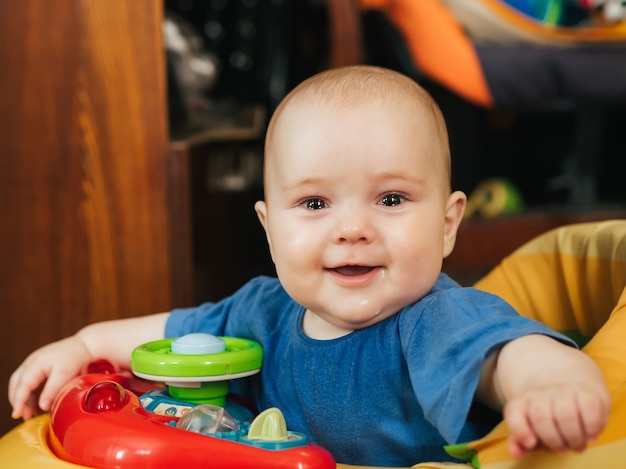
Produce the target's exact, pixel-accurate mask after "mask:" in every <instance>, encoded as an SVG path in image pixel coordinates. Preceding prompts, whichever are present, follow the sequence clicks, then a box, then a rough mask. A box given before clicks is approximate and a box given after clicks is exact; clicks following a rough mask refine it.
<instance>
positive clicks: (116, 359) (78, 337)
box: [9, 313, 169, 419]
mask: <svg viewBox="0 0 626 469" xmlns="http://www.w3.org/2000/svg"><path fill="white" fill-rule="evenodd" d="M168 315H169V313H160V314H155V315H151V316H142V317H138V318H131V319H119V320H113V321H106V322H100V323H95V324H91V325H89V326H86V327H85V328H83V329H81V330H80V331H78V332H77V333H76V334H75V335H73V336H71V337H68V338H66V339H63V340H60V341H58V342H53V343H51V344H48V345H46V346H44V347H41V348H40V349H37V350H35V351H34V352H33V353H31V354H30V355H29V356H28V357H27V358H26V360H24V362H23V363H22V364H21V365H20V366H19V367H18V368H17V370H15V371H14V372H13V374H12V375H11V379H10V380H9V401H10V402H11V405H12V406H13V412H12V414H11V416H12V417H13V418H20V417H24V418H25V419H28V418H30V417H32V416H34V415H36V414H37V413H38V412H39V411H40V410H44V411H47V410H49V409H50V406H51V404H52V400H53V399H54V398H55V396H56V395H57V393H58V392H59V390H60V389H61V387H63V386H64V385H65V384H66V383H67V382H68V381H69V380H70V379H72V378H74V377H75V376H77V375H78V374H79V373H80V372H81V370H83V369H84V367H85V366H86V365H87V364H88V363H89V362H90V361H92V360H94V359H98V358H105V359H107V360H109V361H110V362H111V363H112V364H114V365H116V366H118V367H120V368H127V369H128V368H130V355H131V353H132V351H133V349H134V348H135V347H136V346H137V345H140V344H142V343H144V342H149V341H152V340H157V339H162V338H163V335H164V331H165V322H166V320H167V316H168ZM42 386H43V387H42Z"/></svg>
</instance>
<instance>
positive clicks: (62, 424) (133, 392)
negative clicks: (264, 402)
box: [0, 334, 336, 469]
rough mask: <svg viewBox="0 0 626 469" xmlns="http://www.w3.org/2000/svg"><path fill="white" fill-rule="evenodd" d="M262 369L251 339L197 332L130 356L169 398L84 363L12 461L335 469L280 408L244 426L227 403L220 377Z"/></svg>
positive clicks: (105, 366)
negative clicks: (25, 448) (294, 429)
mask: <svg viewBox="0 0 626 469" xmlns="http://www.w3.org/2000/svg"><path fill="white" fill-rule="evenodd" d="M261 362H262V351H261V347H260V345H259V344H257V343H256V342H252V341H249V340H244V339H236V338H229V337H224V338H218V337H214V336H209V335H206V334H191V335H190V336H185V337H183V338H180V339H176V340H173V339H165V340H161V341H156V342H151V343H148V344H144V345H142V346H140V347H138V348H137V349H135V351H134V352H133V356H132V367H133V371H134V372H136V374H137V375H139V376H140V377H148V378H150V379H158V380H159V381H160V380H163V381H166V384H167V385H168V386H169V390H170V391H169V393H168V392H167V391H165V390H164V389H163V388H162V387H156V386H155V385H153V384H148V383H147V382H145V381H143V380H139V379H137V378H135V377H133V376H132V375H131V374H130V373H129V372H116V370H114V369H113V367H112V366H111V365H110V364H109V363H108V362H104V361H99V362H96V363H93V364H91V365H90V367H89V369H88V370H87V373H86V374H85V375H82V376H79V377H77V378H75V379H74V380H72V381H71V382H70V383H68V384H67V385H66V386H65V387H64V388H63V390H62V391H61V393H60V394H59V396H58V397H57V399H56V400H55V402H54V404H53V406H52V409H51V411H50V418H49V424H48V426H47V428H45V427H43V426H42V425H41V423H39V425H37V423H36V422H35V423H31V422H33V421H29V422H26V424H29V423H30V425H34V426H35V427H36V428H35V429H34V430H35V431H36V434H37V436H39V439H38V440H37V439H36V440H37V441H35V443H36V444H32V443H33V442H32V441H31V442H30V444H29V442H28V441H24V443H26V446H28V447H29V448H28V449H29V451H26V452H24V454H23V456H24V457H23V458H21V459H20V460H19V461H15V464H17V465H18V466H19V467H23V468H29V467H36V468H38V467H54V464H53V465H52V466H51V463H60V464H62V463H63V462H66V463H73V464H67V466H69V467H76V466H74V464H79V465H81V466H88V467H96V468H118V469H124V468H129V469H134V468H138V467H144V468H173V467H185V468H194V467H198V468H199V467H202V468H220V469H228V468H233V469H242V468H268V469H269V468H272V469H275V468H285V469H288V468H289V469H291V468H293V469H296V468H298V469H300V468H302V469H305V468H311V469H313V468H315V469H334V468H335V467H336V465H335V461H334V459H333V458H332V456H331V455H330V453H328V451H326V450H325V449H324V448H322V447H320V446H318V445H315V444H312V443H310V442H308V441H307V439H306V437H305V436H304V435H302V434H300V433H296V432H291V431H287V428H286V424H285V420H284V417H283V416H282V413H281V412H280V410H278V409H268V410H267V411H265V412H263V413H261V414H259V415H258V416H257V417H256V418H254V420H252V422H250V420H249V419H250V418H251V417H252V416H253V414H252V413H251V411H250V410H248V409H246V408H245V407H243V406H241V405H238V404H235V403H232V402H230V401H227V400H226V394H227V393H228V380H229V379H236V378H242V377H245V376H249V375H252V374H254V373H257V372H258V371H259V370H260V367H261ZM140 396H141V397H140ZM142 402H144V403H145V405H142ZM35 420H36V419H35ZM26 424H24V425H26ZM43 432H45V433H46V434H45V437H44V438H42V436H44V435H42V433H43ZM7 436H8V437H15V436H16V435H11V434H9V435H7ZM5 438H7V437H3V440H4V439H5ZM18 439H19V438H18ZM42 443H43V444H42ZM9 445H10V443H9ZM10 450H11V447H10V446H9V448H8V453H9V454H10V452H11V451H10ZM3 454H4V456H3ZM6 455H7V448H6V445H5V447H4V448H3V446H2V444H0V461H2V460H4V458H5V457H6ZM42 456H45V457H42ZM3 464H4V463H3ZM59 467H63V465H61V466H59Z"/></svg>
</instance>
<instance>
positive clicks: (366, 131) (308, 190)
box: [257, 103, 465, 336]
mask: <svg viewBox="0 0 626 469" xmlns="http://www.w3.org/2000/svg"><path fill="white" fill-rule="evenodd" d="M436 135H438V134H437V132H436V131H435V126H434V124H433V123H432V119H431V117H430V116H429V115H424V113H423V112H422V113H415V110H414V109H413V110H411V109H410V108H409V107H408V106H403V105H401V104H400V105H394V106H388V105H383V104H380V103H372V104H367V105H359V107H358V108H344V109H330V110H329V109H321V108H317V109H315V108H314V109H310V110H307V112H302V111H301V110H297V109H296V110H294V109H287V110H285V113H284V115H283V116H282V118H281V120H280V122H279V125H278V126H277V128H276V129H275V132H274V133H273V135H272V140H271V144H270V145H269V146H268V152H269V154H268V155H267V167H266V171H267V174H266V201H265V203H263V202H260V203H258V204H257V211H258V212H259V217H260V219H261V222H262V223H263V225H264V227H265V229H266V232H267V237H268V241H269V243H270V249H271V251H272V256H273V259H274V262H275V265H276V270H277V274H278V276H279V278H280V280H281V282H282V284H283V286H284V287H285V289H286V290H287V291H288V293H289V294H290V295H291V296H292V297H293V298H294V299H295V300H296V301H297V302H299V303H300V304H302V305H304V306H305V307H306V308H307V309H308V312H307V315H308V316H307V317H308V318H309V319H314V321H313V323H315V321H318V323H319V320H321V321H322V323H323V324H324V325H325V327H326V326H328V327H326V330H331V331H332V332H331V335H333V334H334V335H336V336H339V335H342V334H343V333H346V332H349V331H352V330H355V329H359V328H363V327H366V326H368V325H371V324H374V323H376V322H379V321H381V320H383V319H385V318H387V317H389V316H391V315H393V314H394V313H396V312H397V311H398V310H400V309H401V308H402V307H404V306H406V305H408V304H410V303H412V302H414V301H416V300H418V299H419V298H421V297H422V296H424V295H425V294H426V293H427V292H428V291H429V290H430V289H431V288H432V286H433V285H434V283H435V281H436V279H437V277H438V275H439V272H440V270H441V265H442V260H443V258H444V257H445V256H446V255H447V254H449V252H450V251H451V250H452V247H453V245H454V237H455V234H456V228H457V226H458V219H460V218H459V217H460V216H461V215H462V211H463V207H464V201H465V198H464V196H463V194H461V193H458V192H457V193H454V194H452V195H450V193H449V189H448V185H447V174H446V171H445V169H444V164H443V163H442V161H440V160H443V158H444V156H443V154H442V152H443V147H442V145H441V143H440V142H439V141H438V139H437V138H436ZM446 157H447V156H446ZM311 313H313V315H312V316H311ZM307 317H305V326H306V323H307V319H306V318H307ZM311 324H312V323H311ZM305 331H306V332H307V333H309V332H310V331H307V329H306V327H305ZM310 335H315V333H314V332H312V333H311V334H310Z"/></svg>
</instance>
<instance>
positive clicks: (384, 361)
mask: <svg viewBox="0 0 626 469" xmlns="http://www.w3.org/2000/svg"><path fill="white" fill-rule="evenodd" d="M304 311H305V310H304V308H303V307H302V306H301V305H299V304H297V303H296V302H295V301H294V300H293V299H291V298H290V297H289V295H288V294H287V292H286V291H285V290H284V289H283V288H282V286H281V284H280V282H279V281H278V280H277V279H274V278H269V277H259V278H256V279H253V280H252V281H250V282H249V283H247V284H246V285H245V286H244V287H243V288H241V289H240V290H239V291H238V292H236V293H235V294H234V295H233V296H231V297H229V298H226V299H224V300H223V301H221V302H218V303H205V304H203V305H200V306H198V307H195V308H186V309H176V310H174V311H173V312H172V314H171V315H170V316H169V318H168V321H167V325H166V329H165V335H166V337H178V336H181V335H184V334H188V333H192V332H207V333H210V334H215V335H225V336H234V337H242V338H248V339H253V340H256V341H258V342H259V343H261V345H262V346H263V351H264V357H263V368H262V370H261V373H260V374H259V375H256V376H254V377H252V378H245V379H242V380H238V381H236V382H233V383H232V384H231V390H233V391H234V392H237V393H241V394H243V395H246V396H248V397H251V398H252V399H253V401H254V403H255V404H256V405H257V407H258V408H259V410H263V409H266V408H269V407H278V408H280V409H281V410H282V412H283V414H284V415H285V419H286V421H287V426H288V428H289V429H291V430H294V431H298V432H302V433H305V434H306V435H307V436H308V437H309V438H310V439H311V440H312V441H315V442H316V443H318V444H320V445H322V446H324V447H325V448H326V449H328V450H329V451H330V452H331V453H332V454H333V456H334V457H335V459H336V460H337V462H341V463H346V464H355V465H377V466H408V465H412V464H416V463H418V462H424V461H442V460H450V459H451V458H450V457H449V456H447V455H446V453H445V452H444V451H443V445H444V444H446V443H456V442H459V441H469V440H472V439H475V438H479V437H481V436H483V433H484V431H485V428H480V429H478V428H476V427H474V426H473V425H472V424H471V423H470V422H469V421H468V413H469V410H470V407H471V406H472V401H473V397H474V392H475V390H476V386H477V384H478V380H479V376H480V371H481V366H482V362H483V360H484V359H485V357H486V356H487V355H489V354H490V353H491V352H492V351H494V349H496V348H498V347H500V346H502V345H503V344H504V343H506V342H507V341H510V340H512V339H515V338H517V337H520V336H524V335H527V334H535V333H539V334H546V335H550V336H552V337H555V338H557V339H559V340H561V341H563V342H567V343H569V342H568V340H567V339H566V338H564V337H562V336H560V335H559V334H556V333H555V332H553V331H552V330H550V329H548V328H547V327H545V326H544V325H542V324H540V323H538V322H535V321H532V320H530V319H527V318H524V317H522V316H520V315H519V314H517V313H516V312H515V311H514V310H513V309H512V308H511V307H510V306H509V305H508V304H507V303H506V302H504V301H503V300H502V299H500V298H498V297H496V296H494V295H491V294H489V293H485V292H482V291H479V290H476V289H473V288H462V287H460V286H459V285H458V284H457V283H455V282H454V281H452V280H451V279H450V278H449V277H447V276H446V275H445V274H441V276H440V277H439V279H438V281H437V283H436V285H435V286H434V287H433V289H432V290H431V292H430V293H429V294H428V295H426V296H425V297H424V298H422V299H421V300H420V301H418V302H416V303H414V304H412V305H410V306H407V307H406V308H404V309H403V310H401V311H399V312H398V313H397V314H395V315H394V316H391V317H390V318H387V319H386V320H383V321H381V322H380V323H378V324H375V325H373V326H371V327H367V328H365V329H361V330H357V331H354V332H352V333H350V334H348V335H346V336H344V337H340V338H337V339H333V340H325V341H320V340H314V339H311V338H309V337H307V336H306V335H305V334H304V332H303V330H302V319H303V316H304Z"/></svg>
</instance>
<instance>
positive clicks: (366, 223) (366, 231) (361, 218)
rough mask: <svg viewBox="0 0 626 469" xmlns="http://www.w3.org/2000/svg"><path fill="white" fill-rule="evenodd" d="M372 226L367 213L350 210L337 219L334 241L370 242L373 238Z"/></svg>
mask: <svg viewBox="0 0 626 469" xmlns="http://www.w3.org/2000/svg"><path fill="white" fill-rule="evenodd" d="M374 234H375V230H374V226H373V223H372V222H371V220H370V218H369V217H368V216H367V214H365V213H362V212H359V211H352V212H351V213H349V214H345V215H343V216H341V217H340V218H339V220H338V221H337V226H336V232H335V242H337V243H370V242H372V241H373V240H374Z"/></svg>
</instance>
